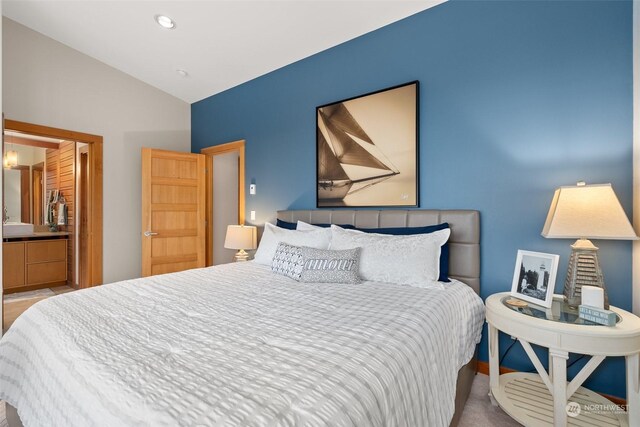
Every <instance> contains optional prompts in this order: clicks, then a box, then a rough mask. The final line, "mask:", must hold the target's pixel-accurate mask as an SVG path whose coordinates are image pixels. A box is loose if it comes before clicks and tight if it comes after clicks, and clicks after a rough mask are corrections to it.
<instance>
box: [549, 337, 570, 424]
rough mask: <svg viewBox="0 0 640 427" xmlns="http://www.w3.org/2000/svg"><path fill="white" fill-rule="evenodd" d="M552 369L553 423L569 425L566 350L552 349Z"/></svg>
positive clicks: (567, 355)
mask: <svg viewBox="0 0 640 427" xmlns="http://www.w3.org/2000/svg"><path fill="white" fill-rule="evenodd" d="M549 354H550V355H551V360H552V363H551V369H552V372H553V425H554V427H566V425H567V410H566V408H567V359H569V353H567V352H566V351H561V350H555V349H550V350H549Z"/></svg>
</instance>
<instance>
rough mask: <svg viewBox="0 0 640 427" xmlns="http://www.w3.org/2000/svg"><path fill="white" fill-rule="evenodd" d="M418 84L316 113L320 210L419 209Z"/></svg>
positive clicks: (323, 109)
mask: <svg viewBox="0 0 640 427" xmlns="http://www.w3.org/2000/svg"><path fill="white" fill-rule="evenodd" d="M418 93H419V91H418V82H417V81H415V82H411V83H406V84H403V85H400V86H394V87H391V88H388V89H383V90H380V91H377V92H373V93H368V94H366V95H361V96H358V97H355V98H350V99H345V100H342V101H338V102H334V103H332V104H327V105H323V106H320V107H318V108H317V109H316V149H317V163H316V178H317V206H318V207H339V206H344V207H374V206H375V207H381V206H386V207H389V206H418Z"/></svg>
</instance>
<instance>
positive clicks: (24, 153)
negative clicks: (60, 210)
mask: <svg viewBox="0 0 640 427" xmlns="http://www.w3.org/2000/svg"><path fill="white" fill-rule="evenodd" d="M9 150H11V151H15V152H16V153H17V157H18V159H17V163H18V164H17V165H16V166H13V167H10V168H7V167H5V168H4V179H3V190H4V217H3V219H4V222H11V223H29V224H34V225H42V224H44V212H45V197H44V165H45V157H46V151H47V149H46V148H43V147H34V146H28V145H20V144H5V152H6V151H9Z"/></svg>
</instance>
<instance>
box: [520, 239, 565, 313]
mask: <svg viewBox="0 0 640 427" xmlns="http://www.w3.org/2000/svg"><path fill="white" fill-rule="evenodd" d="M559 260H560V256H559V255H555V254H545V253H542V252H530V251H523V250H519V251H518V257H517V258H516V268H515V271H514V272H513V283H512V284H511V295H512V296H514V297H516V298H520V299H522V300H525V301H528V302H530V303H533V304H537V305H540V306H542V307H546V308H550V307H551V304H552V302H553V290H554V289H555V287H556V273H557V272H558V261H559Z"/></svg>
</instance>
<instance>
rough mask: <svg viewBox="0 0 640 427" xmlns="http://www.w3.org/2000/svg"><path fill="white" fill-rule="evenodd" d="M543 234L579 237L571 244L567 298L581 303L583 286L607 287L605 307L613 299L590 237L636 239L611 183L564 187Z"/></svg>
mask: <svg viewBox="0 0 640 427" xmlns="http://www.w3.org/2000/svg"><path fill="white" fill-rule="evenodd" d="M542 235H543V236H544V237H546V238H552V239H578V240H576V242H575V243H574V244H573V245H571V249H572V251H571V258H570V259H569V269H568V271H567V278H566V279H565V282H564V298H565V300H566V301H567V303H568V304H569V306H571V307H577V306H578V305H580V304H581V298H582V286H599V287H601V288H602V289H603V290H604V308H605V309H608V308H609V298H608V296H607V289H606V287H605V284H604V277H603V275H602V270H601V269H600V262H599V261H598V248H597V247H596V246H594V244H593V243H591V241H590V240H587V239H614V240H635V239H637V238H638V237H637V236H636V233H635V231H634V230H633V226H632V225H631V223H630V222H629V219H628V218H627V215H626V214H625V212H624V209H623V208H622V205H621V204H620V201H619V200H618V198H617V197H616V194H615V193H614V192H613V188H612V187H611V184H595V185H585V183H584V182H579V183H578V184H577V185H575V186H566V187H560V188H558V189H557V190H556V192H555V194H554V195H553V200H552V201H551V207H550V208H549V214H548V215H547V220H546V221H545V223H544V228H543V230H542Z"/></svg>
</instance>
